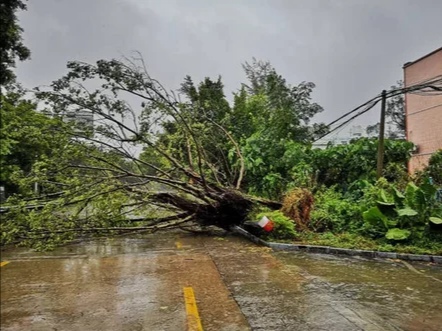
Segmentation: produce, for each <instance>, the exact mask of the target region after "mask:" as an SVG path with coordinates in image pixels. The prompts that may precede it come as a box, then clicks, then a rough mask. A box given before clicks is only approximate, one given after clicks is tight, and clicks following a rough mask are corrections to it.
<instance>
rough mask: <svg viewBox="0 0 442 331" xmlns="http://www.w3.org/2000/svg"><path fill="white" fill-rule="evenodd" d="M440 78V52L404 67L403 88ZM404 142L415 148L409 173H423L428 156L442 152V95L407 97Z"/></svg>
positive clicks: (441, 55) (413, 95) (441, 68)
mask: <svg viewBox="0 0 442 331" xmlns="http://www.w3.org/2000/svg"><path fill="white" fill-rule="evenodd" d="M441 75H442V48H440V49H439V50H437V51H436V52H434V53H432V54H430V55H428V56H426V57H424V58H421V59H420V60H417V61H415V62H413V63H410V64H405V66H404V83H405V86H406V87H407V86H410V85H414V84H417V83H420V82H422V81H425V80H428V79H432V78H435V77H437V76H441ZM405 108H406V121H407V139H408V140H409V141H411V142H413V143H414V144H415V145H417V146H418V150H417V152H416V153H415V154H414V155H413V156H412V158H411V160H410V163H409V172H410V173H414V172H415V171H417V170H422V169H423V168H425V166H426V165H427V164H428V160H429V159H430V157H431V154H433V153H434V152H436V151H437V150H438V149H442V92H441V93H440V94H439V95H431V96H422V95H417V94H411V93H408V94H406V96H405Z"/></svg>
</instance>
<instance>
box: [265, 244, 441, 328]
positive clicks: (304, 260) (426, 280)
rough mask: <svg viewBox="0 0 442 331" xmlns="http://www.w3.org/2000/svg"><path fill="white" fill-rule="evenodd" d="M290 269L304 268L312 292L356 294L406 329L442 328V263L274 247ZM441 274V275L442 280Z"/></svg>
mask: <svg viewBox="0 0 442 331" xmlns="http://www.w3.org/2000/svg"><path fill="white" fill-rule="evenodd" d="M274 256H276V257H277V258H278V259H279V260H280V261H282V262H283V263H284V265H286V266H287V267H288V268H289V269H295V270H298V271H299V270H303V271H304V274H305V276H306V278H307V279H309V280H310V282H309V284H308V285H306V289H307V290H309V291H310V292H312V291H313V292H314V291H315V290H316V291H320V290H325V291H327V293H330V294H332V295H333V294H336V295H338V296H339V297H342V298H348V299H349V300H355V301H357V303H359V304H361V305H363V306H364V307H367V309H369V310H370V311H372V312H374V313H376V314H377V315H378V316H380V317H383V318H385V319H388V320H391V321H393V322H394V324H396V325H400V326H401V327H402V328H404V330H435V331H436V330H442V314H441V312H442V285H441V283H440V281H442V267H441V266H439V265H432V264H425V263H414V264H413V267H414V269H416V271H417V272H413V271H412V270H410V269H409V268H407V266H406V265H405V264H404V263H403V262H402V261H399V260H370V259H364V258H350V257H342V256H333V255H322V254H307V253H290V252H277V253H274ZM437 280H440V281H439V282H438V281H437Z"/></svg>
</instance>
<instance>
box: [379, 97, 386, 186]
mask: <svg viewBox="0 0 442 331" xmlns="http://www.w3.org/2000/svg"><path fill="white" fill-rule="evenodd" d="M386 101H387V91H385V90H383V91H382V104H381V122H380V127H379V141H378V166H377V172H376V178H377V179H379V178H381V177H382V168H383V165H384V132H385V105H386Z"/></svg>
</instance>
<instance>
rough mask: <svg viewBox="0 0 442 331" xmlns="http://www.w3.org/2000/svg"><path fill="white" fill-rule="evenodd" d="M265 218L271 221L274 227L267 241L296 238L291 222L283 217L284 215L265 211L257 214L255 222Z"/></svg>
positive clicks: (277, 211)
mask: <svg viewBox="0 0 442 331" xmlns="http://www.w3.org/2000/svg"><path fill="white" fill-rule="evenodd" d="M264 216H267V217H268V218H269V219H271V220H272V221H273V223H274V225H275V227H274V229H273V231H271V232H270V233H269V234H268V236H267V239H269V240H292V239H294V238H295V237H296V236H297V233H296V230H295V224H294V223H293V221H292V220H291V219H290V218H288V217H286V216H284V214H283V213H282V212H281V211H279V210H276V211H265V212H262V213H259V214H257V216H256V219H255V220H259V219H261V218H262V217H264Z"/></svg>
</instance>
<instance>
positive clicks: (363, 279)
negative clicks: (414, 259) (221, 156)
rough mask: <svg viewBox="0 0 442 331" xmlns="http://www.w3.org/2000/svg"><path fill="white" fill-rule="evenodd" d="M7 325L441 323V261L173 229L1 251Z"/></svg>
mask: <svg viewBox="0 0 442 331" xmlns="http://www.w3.org/2000/svg"><path fill="white" fill-rule="evenodd" d="M2 261H9V262H10V263H9V264H7V265H5V266H3V267H2V268H1V329H2V330H79V331H80V330H81V331H85V330H155V331H157V330H170V331H179V330H186V329H187V325H188V319H189V316H188V314H186V305H185V301H184V297H183V289H184V288H192V289H193V292H194V295H195V298H196V304H197V306H198V313H199V317H200V318H201V322H202V327H203V329H204V330H217V331H218V330H221V331H222V330H224V331H229V330H231V331H233V330H283V331H286V330H337V331H345V330H410V331H411V330H416V331H417V330H435V331H436V330H441V326H442V314H441V311H442V285H441V283H440V282H438V281H437V280H442V268H441V267H440V266H439V267H438V266H434V265H426V264H413V267H414V268H415V269H416V271H417V272H413V270H410V269H409V268H407V266H406V265H404V264H403V263H401V262H399V261H373V260H365V259H358V258H343V257H334V256H327V255H315V254H301V253H293V252H291V253H272V252H270V251H269V250H268V249H267V248H263V247H257V246H255V245H253V244H250V243H248V242H247V241H245V240H243V239H241V238H236V237H225V238H219V237H209V236H195V235H191V234H187V233H178V232H168V233H161V234H155V235H143V236H140V237H132V238H115V239H102V240H95V241H92V242H84V243H81V244H75V245H70V246H67V247H63V248H59V249H57V250H55V251H54V252H49V253H47V252H46V253H35V252H30V251H27V250H23V249H14V250H10V251H5V252H3V253H2Z"/></svg>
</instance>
